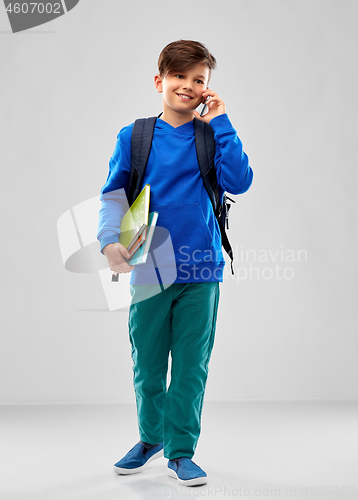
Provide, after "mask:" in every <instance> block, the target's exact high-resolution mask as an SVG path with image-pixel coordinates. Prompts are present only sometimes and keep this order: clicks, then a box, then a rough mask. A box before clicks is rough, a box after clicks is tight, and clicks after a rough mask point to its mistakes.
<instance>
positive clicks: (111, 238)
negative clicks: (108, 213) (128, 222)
mask: <svg viewBox="0 0 358 500" xmlns="http://www.w3.org/2000/svg"><path fill="white" fill-rule="evenodd" d="M118 239H119V234H111V235H110V236H106V237H104V238H101V239H100V240H99V242H100V244H101V254H103V255H104V253H103V249H104V247H105V246H106V245H109V244H110V243H118Z"/></svg>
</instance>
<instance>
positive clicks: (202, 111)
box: [200, 95, 210, 116]
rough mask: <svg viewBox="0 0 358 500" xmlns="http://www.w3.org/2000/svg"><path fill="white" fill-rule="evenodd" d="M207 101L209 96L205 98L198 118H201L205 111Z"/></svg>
mask: <svg viewBox="0 0 358 500" xmlns="http://www.w3.org/2000/svg"><path fill="white" fill-rule="evenodd" d="M208 99H210V96H209V95H208V97H207V98H206V100H205V103H204V106H203V109H202V110H201V112H200V116H203V114H204V111H205V109H206V103H207V102H208Z"/></svg>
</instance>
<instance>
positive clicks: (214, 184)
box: [194, 118, 235, 274]
mask: <svg viewBox="0 0 358 500" xmlns="http://www.w3.org/2000/svg"><path fill="white" fill-rule="evenodd" d="M194 127H195V146H196V154H197V157H198V163H199V167H200V171H201V175H202V178H203V181H204V186H205V188H206V190H207V192H208V195H209V198H210V200H211V203H212V205H213V209H214V214H215V216H216V218H217V221H218V223H219V228H220V232H221V242H222V245H223V247H224V249H225V251H226V253H227V254H228V256H229V257H230V260H231V272H232V274H235V273H234V267H233V261H234V255H233V251H232V248H231V245H230V242H229V239H228V237H227V234H226V230H225V222H226V221H227V216H228V212H229V208H230V205H227V204H226V195H225V193H224V195H223V202H224V203H223V204H222V203H221V199H220V193H219V186H218V181H217V176H216V169H215V162H214V158H215V139H214V131H213V129H212V127H211V126H210V125H209V124H208V123H206V122H204V121H202V120H197V119H196V118H194ZM232 201H233V200H232Z"/></svg>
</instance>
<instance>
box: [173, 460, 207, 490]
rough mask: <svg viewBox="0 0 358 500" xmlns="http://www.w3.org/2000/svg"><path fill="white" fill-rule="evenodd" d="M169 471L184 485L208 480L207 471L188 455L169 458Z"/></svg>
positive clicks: (203, 482)
mask: <svg viewBox="0 0 358 500" xmlns="http://www.w3.org/2000/svg"><path fill="white" fill-rule="evenodd" d="M168 473H169V476H171V477H175V479H177V480H178V483H179V484H183V485H184V486H197V485H199V484H205V483H207V482H208V477H207V475H206V473H205V472H204V471H203V470H202V469H200V467H199V466H198V465H196V464H195V463H194V462H193V461H192V460H191V459H190V458H188V457H180V458H176V459H174V460H169V462H168Z"/></svg>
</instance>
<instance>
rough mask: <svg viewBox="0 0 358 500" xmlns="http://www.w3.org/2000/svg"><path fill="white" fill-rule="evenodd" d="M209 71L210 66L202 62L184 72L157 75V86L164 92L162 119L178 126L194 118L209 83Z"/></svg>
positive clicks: (155, 80) (160, 91)
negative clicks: (194, 112)
mask: <svg viewBox="0 0 358 500" xmlns="http://www.w3.org/2000/svg"><path fill="white" fill-rule="evenodd" d="M209 71H210V70H209V68H208V66H207V65H206V64H203V63H201V64H197V65H196V66H193V67H192V68H190V69H188V70H185V71H182V72H180V71H176V72H173V73H169V74H168V75H166V76H165V77H164V78H161V77H160V75H155V78H154V83H155V87H156V89H157V91H158V92H159V93H162V94H163V115H162V116H161V119H162V120H164V121H166V122H168V123H170V124H171V125H173V126H176V127H177V126H180V125H182V124H184V123H186V122H188V121H191V120H192V119H193V114H192V113H193V111H194V110H195V109H196V108H197V107H198V106H199V104H200V103H202V102H203V97H202V93H203V92H204V90H205V89H206V88H207V85H208V80H209Z"/></svg>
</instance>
